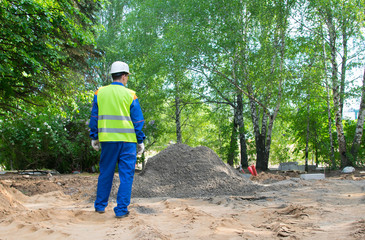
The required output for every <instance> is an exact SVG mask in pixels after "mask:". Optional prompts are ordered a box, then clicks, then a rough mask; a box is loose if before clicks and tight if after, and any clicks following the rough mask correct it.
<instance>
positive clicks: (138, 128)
mask: <svg viewBox="0 0 365 240" xmlns="http://www.w3.org/2000/svg"><path fill="white" fill-rule="evenodd" d="M111 84H112V85H121V86H123V84H122V83H119V82H113V83H111ZM97 93H98V91H97V92H96V93H95V95H94V101H93V107H92V110H91V118H90V123H89V127H90V137H91V138H92V139H94V140H97V139H98V116H99V114H98V113H99V109H98V101H97ZM130 118H131V120H132V122H133V126H134V131H135V134H136V138H137V142H138V143H142V142H143V140H144V139H145V138H146V137H145V135H144V133H143V131H142V128H143V125H144V119H143V114H142V110H141V107H140V104H139V101H138V98H136V97H135V99H133V101H132V103H131V105H130ZM136 145H137V144H136V143H135V142H123V141H113V142H101V156H100V164H99V166H100V175H99V178H98V186H97V194H96V200H95V204H94V206H95V210H96V211H104V209H105V208H106V206H107V205H108V199H109V195H110V191H111V188H112V183H113V177H114V171H115V166H116V164H118V172H119V179H120V185H119V189H118V195H117V206H116V207H115V208H114V212H115V214H116V216H123V215H125V214H126V213H128V205H129V204H130V199H131V192H132V184H133V177H134V171H135V164H136V160H137V150H136V149H137V146H136Z"/></svg>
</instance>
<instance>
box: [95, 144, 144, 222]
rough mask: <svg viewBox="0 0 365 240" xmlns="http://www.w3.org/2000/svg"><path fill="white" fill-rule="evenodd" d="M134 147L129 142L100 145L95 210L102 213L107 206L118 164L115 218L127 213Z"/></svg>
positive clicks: (135, 145)
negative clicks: (118, 182) (118, 181)
mask: <svg viewBox="0 0 365 240" xmlns="http://www.w3.org/2000/svg"><path fill="white" fill-rule="evenodd" d="M136 147H137V144H136V143H130V142H102V143H101V156H100V163H99V167H100V175H99V178H98V187H97V192H96V200H95V204H94V206H95V210H97V211H103V210H104V209H105V208H106V206H107V205H108V199H109V195H110V191H111V189H112V184H113V178H114V172H115V166H116V164H117V163H118V171H119V179H120V184H119V189H118V195H117V206H116V207H115V208H114V212H115V215H116V216H122V215H125V214H126V213H128V205H129V204H130V201H131V193H132V184H133V178H134V170H135V166H136V161H137V149H136Z"/></svg>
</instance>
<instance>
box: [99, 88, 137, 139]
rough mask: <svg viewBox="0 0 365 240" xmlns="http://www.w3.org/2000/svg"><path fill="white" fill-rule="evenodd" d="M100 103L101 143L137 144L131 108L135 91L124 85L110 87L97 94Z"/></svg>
mask: <svg viewBox="0 0 365 240" xmlns="http://www.w3.org/2000/svg"><path fill="white" fill-rule="evenodd" d="M96 94H97V103H98V109H99V113H98V135H99V141H100V142H135V143H136V142H137V138H136V134H135V131H134V126H133V122H132V119H131V116H130V106H131V104H132V102H133V100H134V99H135V98H136V94H135V92H134V91H132V90H130V89H128V88H126V87H124V86H122V85H114V84H112V85H108V86H105V87H101V88H99V90H98V91H97V92H96Z"/></svg>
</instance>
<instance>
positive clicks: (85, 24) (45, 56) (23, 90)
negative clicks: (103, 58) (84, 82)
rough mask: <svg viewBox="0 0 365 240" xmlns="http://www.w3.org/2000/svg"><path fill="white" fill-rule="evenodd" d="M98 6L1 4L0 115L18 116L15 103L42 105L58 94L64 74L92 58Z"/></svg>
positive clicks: (59, 0)
mask: <svg viewBox="0 0 365 240" xmlns="http://www.w3.org/2000/svg"><path fill="white" fill-rule="evenodd" d="M101 3H102V1H94V0H85V1H78V0H66V1H64V0H52V1H38V0H14V1H9V0H1V4H0V29H1V31H0V50H1V51H0V114H6V113H7V112H16V111H17V110H19V107H18V106H17V102H18V100H19V99H22V100H23V101H24V103H28V104H29V103H33V104H38V105H42V101H43V100H44V99H47V98H48V97H49V95H50V94H52V93H53V92H57V94H60V93H62V89H60V88H59V87H60V86H59V84H58V83H59V81H60V80H61V79H62V80H63V81H65V80H66V79H65V78H64V73H65V72H67V71H68V70H74V71H77V72H80V71H81V70H85V67H86V63H87V62H86V60H87V59H88V58H89V57H90V55H93V54H94V55H95V54H96V53H95V50H94V44H95V42H94V35H93V34H94V33H95V31H96V30H97V27H98V25H97V24H96V15H95V14H96V12H97V11H98V10H99V9H100V8H101ZM57 80H58V81H57ZM60 90H61V91H60Z"/></svg>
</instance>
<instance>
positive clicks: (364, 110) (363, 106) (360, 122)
mask: <svg viewBox="0 0 365 240" xmlns="http://www.w3.org/2000/svg"><path fill="white" fill-rule="evenodd" d="M364 117H365V67H364V76H363V78H362V90H361V102H360V110H359V116H358V118H357V124H356V129H355V136H354V139H353V141H352V146H351V150H350V152H351V155H352V159H353V162H352V163H354V164H355V163H356V162H357V154H358V151H359V148H360V143H361V138H362V135H363V131H364Z"/></svg>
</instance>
